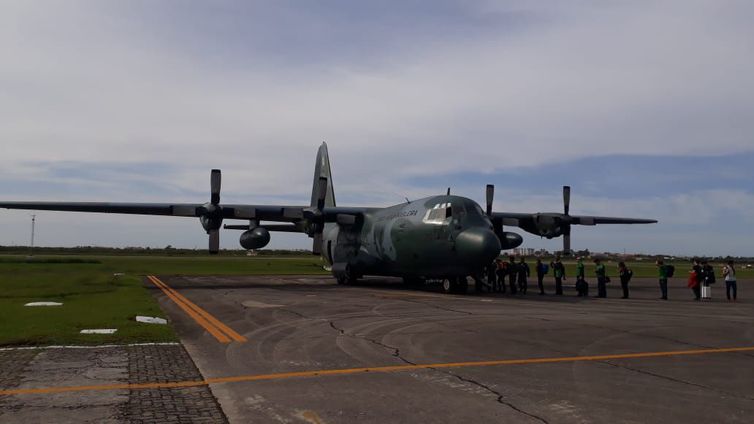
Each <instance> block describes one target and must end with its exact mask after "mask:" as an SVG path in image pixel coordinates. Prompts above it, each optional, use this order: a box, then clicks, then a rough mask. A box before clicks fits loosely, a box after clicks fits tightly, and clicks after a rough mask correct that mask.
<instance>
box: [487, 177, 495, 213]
mask: <svg viewBox="0 0 754 424" xmlns="http://www.w3.org/2000/svg"><path fill="white" fill-rule="evenodd" d="M494 198H495V186H494V185H492V184H487V216H492V201H493V200H494Z"/></svg>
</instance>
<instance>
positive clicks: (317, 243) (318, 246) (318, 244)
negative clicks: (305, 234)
mask: <svg viewBox="0 0 754 424" xmlns="http://www.w3.org/2000/svg"><path fill="white" fill-rule="evenodd" d="M312 253H313V254H315V255H321V254H322V233H316V234H314V241H313V242H312Z"/></svg>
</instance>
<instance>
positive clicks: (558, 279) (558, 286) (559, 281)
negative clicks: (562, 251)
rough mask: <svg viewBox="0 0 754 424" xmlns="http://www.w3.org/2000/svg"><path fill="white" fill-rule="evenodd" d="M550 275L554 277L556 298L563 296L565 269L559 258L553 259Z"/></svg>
mask: <svg viewBox="0 0 754 424" xmlns="http://www.w3.org/2000/svg"><path fill="white" fill-rule="evenodd" d="M551 265H552V273H553V275H554V276H555V294H556V295H558V296H561V295H563V280H565V278H566V275H565V267H564V266H563V263H562V262H560V256H556V257H555V262H553V263H552V264H551Z"/></svg>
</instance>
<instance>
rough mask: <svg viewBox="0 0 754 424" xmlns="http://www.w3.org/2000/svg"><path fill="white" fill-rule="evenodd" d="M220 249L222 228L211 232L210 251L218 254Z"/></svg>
mask: <svg viewBox="0 0 754 424" xmlns="http://www.w3.org/2000/svg"><path fill="white" fill-rule="evenodd" d="M219 251H220V230H210V232H209V253H211V254H213V255H216V254H217V252H219Z"/></svg>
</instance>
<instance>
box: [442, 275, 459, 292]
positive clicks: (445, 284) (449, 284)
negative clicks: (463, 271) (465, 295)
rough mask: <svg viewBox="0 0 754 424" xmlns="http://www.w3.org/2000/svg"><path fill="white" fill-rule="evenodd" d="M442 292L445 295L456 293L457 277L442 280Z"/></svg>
mask: <svg viewBox="0 0 754 424" xmlns="http://www.w3.org/2000/svg"><path fill="white" fill-rule="evenodd" d="M442 291H443V292H445V293H455V291H456V279H455V277H448V278H445V279H443V280H442Z"/></svg>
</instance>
